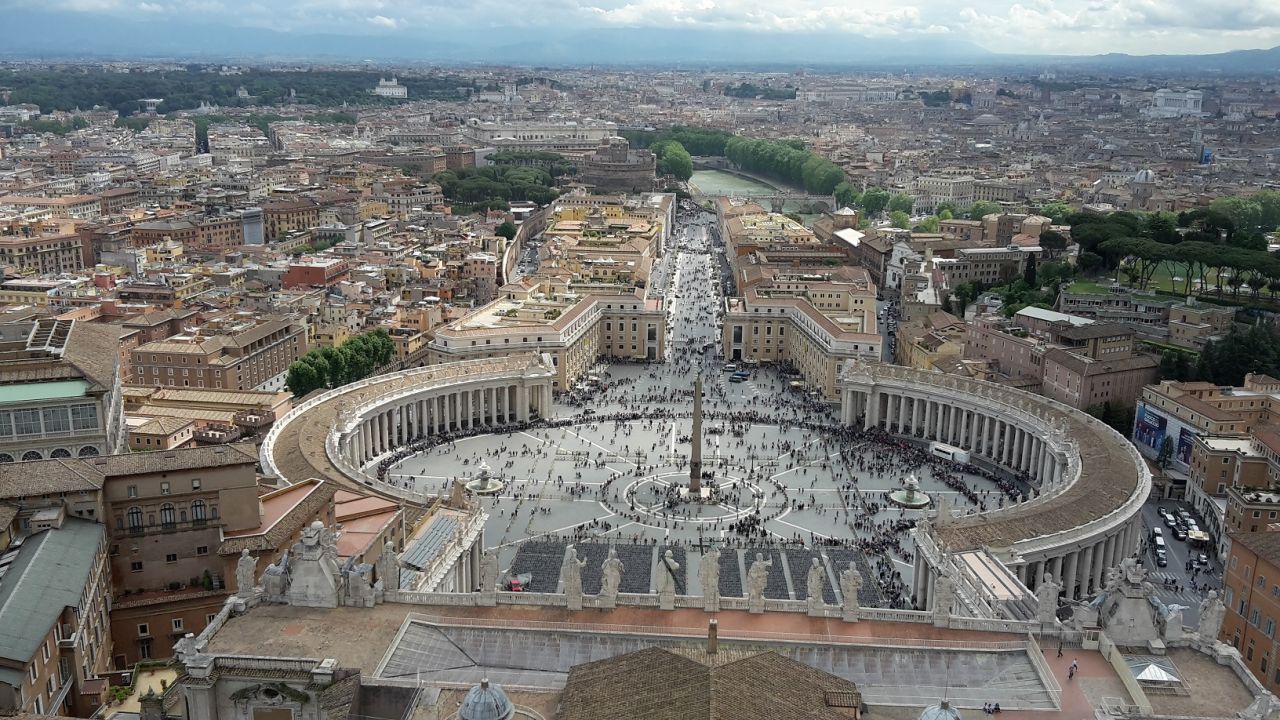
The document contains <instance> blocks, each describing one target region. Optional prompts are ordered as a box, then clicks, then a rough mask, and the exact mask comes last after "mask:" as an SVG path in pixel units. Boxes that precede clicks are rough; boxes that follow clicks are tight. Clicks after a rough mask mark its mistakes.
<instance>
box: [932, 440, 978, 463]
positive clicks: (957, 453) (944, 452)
mask: <svg viewBox="0 0 1280 720" xmlns="http://www.w3.org/2000/svg"><path fill="white" fill-rule="evenodd" d="M929 454H930V455H933V456H934V457H939V458H942V459H944V460H950V461H951V462H958V463H968V462H969V451H968V450H961V449H960V448H958V447H955V446H953V445H948V444H946V443H940V442H931V443H929Z"/></svg>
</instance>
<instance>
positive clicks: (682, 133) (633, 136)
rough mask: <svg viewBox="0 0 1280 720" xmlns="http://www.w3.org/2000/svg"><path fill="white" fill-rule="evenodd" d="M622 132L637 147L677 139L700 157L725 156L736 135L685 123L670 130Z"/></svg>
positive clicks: (685, 147)
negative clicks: (731, 139) (685, 124)
mask: <svg viewBox="0 0 1280 720" xmlns="http://www.w3.org/2000/svg"><path fill="white" fill-rule="evenodd" d="M621 134H622V137H625V138H626V139H627V142H629V143H631V146H632V147H635V148H647V147H652V146H653V145H654V144H655V143H658V142H661V141H663V140H675V141H676V142H678V143H680V144H681V145H683V146H684V149H685V150H688V151H689V154H690V155H697V156H699V157H717V156H723V155H724V146H725V144H726V143H728V142H729V139H730V138H732V137H733V136H734V135H733V133H731V132H726V131H724V130H713V129H710V128H693V127H684V126H683V125H677V126H675V127H673V128H671V129H669V130H623V131H622V133H621Z"/></svg>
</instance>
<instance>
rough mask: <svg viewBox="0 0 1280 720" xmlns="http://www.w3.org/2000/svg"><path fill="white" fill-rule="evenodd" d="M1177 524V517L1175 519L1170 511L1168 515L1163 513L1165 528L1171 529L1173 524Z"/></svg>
mask: <svg viewBox="0 0 1280 720" xmlns="http://www.w3.org/2000/svg"><path fill="white" fill-rule="evenodd" d="M1177 524H1178V519H1177V518H1175V517H1174V516H1173V514H1172V513H1170V514H1168V515H1165V516H1164V526H1165V527H1167V528H1169V529H1173V526H1174V525H1177Z"/></svg>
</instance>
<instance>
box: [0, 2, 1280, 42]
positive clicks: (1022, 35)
mask: <svg viewBox="0 0 1280 720" xmlns="http://www.w3.org/2000/svg"><path fill="white" fill-rule="evenodd" d="M8 1H9V2H12V3H17V4H21V5H26V6H29V7H44V8H48V7H50V6H52V7H53V8H54V9H62V10H74V11H79V12H88V13H114V14H120V15H124V14H128V13H136V12H139V11H141V12H156V11H158V10H160V9H161V8H171V9H173V10H175V11H176V10H177V9H178V8H180V7H183V6H184V5H189V4H192V3H205V4H217V5H219V6H221V7H224V8H225V9H224V10H222V11H221V13H220V14H221V15H223V16H225V17H228V18H233V20H232V22H235V23H239V24H244V25H253V26H258V27H265V28H270V29H274V30H281V31H288V32H338V33H341V32H345V31H350V30H351V29H352V28H354V27H363V28H365V29H366V31H373V30H389V29H394V30H397V31H401V32H410V33H412V32H417V33H422V34H424V35H436V34H439V33H445V34H447V33H451V32H456V33H464V32H467V31H480V32H482V31H483V30H484V29H486V28H501V27H517V26H518V27H528V28H546V29H548V30H574V29H586V28H590V27H599V26H607V27H680V28H707V29H739V30H753V31H761V32H782V33H786V32H848V33H851V34H855V35H862V36H868V37H912V36H931V37H937V36H942V35H946V36H949V37H950V38H954V39H967V40H969V41H971V42H974V43H976V44H978V45H981V46H983V47H986V48H988V49H990V50H993V51H996V52H1016V53H1045V52H1053V53H1070V54H1088V53H1103V52H1129V53H1183V52H1216V51H1222V50H1230V49H1235V48H1242V47H1270V46H1273V45H1280V2H1278V1H1277V0H1213V3H1212V6H1211V7H1206V5H1205V3H1202V2H1196V1H1194V0H959V1H958V2H956V1H954V0H904V3H905V4H895V3H892V2H886V0H468V2H466V3H458V2H457V1H456V0H271V2H269V3H268V2H264V1H263V0H133V2H127V0H8ZM4 2H5V0H0V5H2V4H4ZM135 3H138V4H135ZM855 41H856V40H855ZM767 51H768V49H767V48H761V52H762V54H763V53H767Z"/></svg>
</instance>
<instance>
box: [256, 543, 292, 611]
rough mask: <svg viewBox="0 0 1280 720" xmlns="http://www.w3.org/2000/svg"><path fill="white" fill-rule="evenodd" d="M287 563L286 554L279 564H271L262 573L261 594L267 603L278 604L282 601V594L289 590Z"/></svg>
mask: <svg viewBox="0 0 1280 720" xmlns="http://www.w3.org/2000/svg"><path fill="white" fill-rule="evenodd" d="M287 563H288V554H287V553H286V554H285V557H284V558H281V560H280V562H279V563H271V564H270V565H268V566H267V569H266V570H264V571H263V572H262V594H263V595H265V596H266V598H267V600H268V601H276V602H278V601H280V600H283V599H284V594H285V592H286V591H287V590H288V589H289V568H288V564H287Z"/></svg>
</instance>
